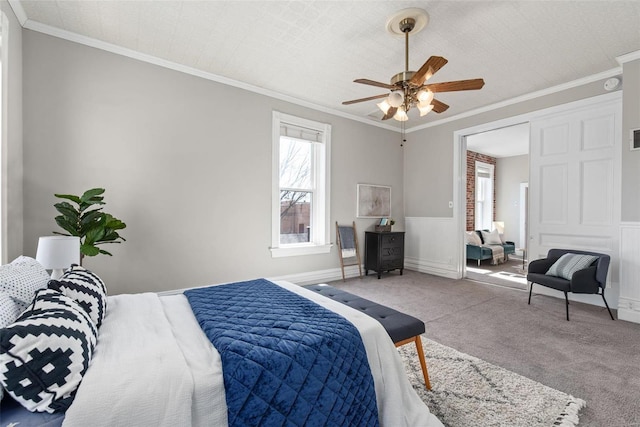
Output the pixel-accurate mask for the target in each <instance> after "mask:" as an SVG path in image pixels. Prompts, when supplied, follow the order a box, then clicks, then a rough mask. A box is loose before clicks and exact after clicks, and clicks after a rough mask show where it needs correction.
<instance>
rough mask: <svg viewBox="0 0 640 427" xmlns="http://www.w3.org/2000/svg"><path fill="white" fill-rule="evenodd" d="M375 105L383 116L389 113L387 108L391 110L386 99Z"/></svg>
mask: <svg viewBox="0 0 640 427" xmlns="http://www.w3.org/2000/svg"><path fill="white" fill-rule="evenodd" d="M376 105H377V106H378V108H379V109H380V111H382V112H383V113H384V114H387V113H388V112H389V108H391V105H390V104H389V103H388V102H387V99H386V98H385V99H384V100H383V101H382V102H379V103H377V104H376Z"/></svg>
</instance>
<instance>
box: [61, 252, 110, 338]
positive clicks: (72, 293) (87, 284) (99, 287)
mask: <svg viewBox="0 0 640 427" xmlns="http://www.w3.org/2000/svg"><path fill="white" fill-rule="evenodd" d="M48 286H49V289H55V290H57V291H59V292H62V293H63V294H65V295H66V296H68V297H69V298H72V299H74V300H75V301H76V302H77V303H78V304H79V305H80V307H82V308H83V309H84V310H85V311H86V312H87V313H88V314H89V316H90V317H91V320H92V321H93V323H94V324H95V325H96V327H98V328H99V327H100V325H102V320H103V319H104V316H105V313H106V311H107V288H106V286H105V285H104V282H103V281H102V279H100V278H99V277H98V276H97V275H96V274H95V273H93V272H91V271H89V270H87V269H86V268H84V267H80V266H79V265H73V266H72V267H71V268H70V269H68V270H67V271H66V272H65V273H64V275H63V276H62V277H61V278H60V279H58V280H50V281H49V284H48Z"/></svg>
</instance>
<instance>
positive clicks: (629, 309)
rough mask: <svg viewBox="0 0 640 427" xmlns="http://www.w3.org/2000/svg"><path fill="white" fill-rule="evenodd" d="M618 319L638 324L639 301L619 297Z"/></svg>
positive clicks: (639, 318)
mask: <svg viewBox="0 0 640 427" xmlns="http://www.w3.org/2000/svg"><path fill="white" fill-rule="evenodd" d="M618 319H620V320H626V321H627V322H634V323H640V301H638V300H635V299H633V298H625V297H620V299H619V301H618Z"/></svg>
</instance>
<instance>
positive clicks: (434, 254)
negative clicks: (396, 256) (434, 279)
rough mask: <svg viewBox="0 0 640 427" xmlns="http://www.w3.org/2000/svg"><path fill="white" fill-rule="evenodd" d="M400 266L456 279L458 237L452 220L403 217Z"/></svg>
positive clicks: (458, 276) (457, 275)
mask: <svg viewBox="0 0 640 427" xmlns="http://www.w3.org/2000/svg"><path fill="white" fill-rule="evenodd" d="M404 225H405V231H406V233H405V244H404V266H405V268H408V269H410V270H416V271H419V272H421V273H429V274H434V275H437V276H443V277H449V278H451V279H458V278H460V273H459V272H458V266H457V265H458V258H459V255H458V254H457V251H458V250H460V249H459V248H460V245H461V243H460V242H459V241H458V240H459V239H462V237H460V238H458V237H457V236H456V226H455V221H454V219H453V218H429V217H406V218H405V219H404Z"/></svg>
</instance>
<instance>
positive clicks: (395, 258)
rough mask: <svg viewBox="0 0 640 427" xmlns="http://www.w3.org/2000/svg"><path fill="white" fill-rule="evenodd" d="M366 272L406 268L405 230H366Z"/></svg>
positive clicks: (366, 273) (379, 273)
mask: <svg viewBox="0 0 640 427" xmlns="http://www.w3.org/2000/svg"><path fill="white" fill-rule="evenodd" d="M364 235H365V236H364V237H365V239H364V272H365V275H369V270H373V271H375V272H377V273H378V279H379V278H380V275H381V274H382V272H383V271H391V270H397V269H399V270H400V275H402V270H403V269H404V231H366V232H365V233H364Z"/></svg>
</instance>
